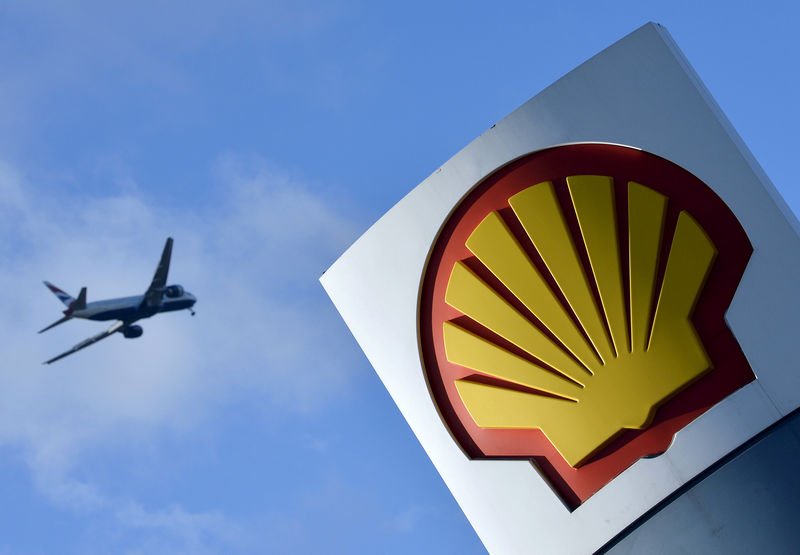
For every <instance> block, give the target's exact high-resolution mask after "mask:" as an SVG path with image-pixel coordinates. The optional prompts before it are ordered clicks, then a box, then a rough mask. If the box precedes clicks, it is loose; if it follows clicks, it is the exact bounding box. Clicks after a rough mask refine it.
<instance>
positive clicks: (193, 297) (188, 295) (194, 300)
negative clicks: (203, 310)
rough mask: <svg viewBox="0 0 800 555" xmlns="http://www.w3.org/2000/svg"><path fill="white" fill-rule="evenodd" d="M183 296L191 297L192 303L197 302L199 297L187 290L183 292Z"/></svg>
mask: <svg viewBox="0 0 800 555" xmlns="http://www.w3.org/2000/svg"><path fill="white" fill-rule="evenodd" d="M183 296H184V297H186V298H187V299H189V300H190V301H192V304H194V303H196V302H197V297H195V296H194V295H192V294H191V293H189V292H188V291H185V292H184V293H183Z"/></svg>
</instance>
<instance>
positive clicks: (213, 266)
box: [0, 0, 800, 554]
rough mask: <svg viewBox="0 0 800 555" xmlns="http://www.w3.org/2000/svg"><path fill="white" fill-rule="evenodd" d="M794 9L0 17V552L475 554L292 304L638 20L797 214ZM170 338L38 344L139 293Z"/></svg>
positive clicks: (142, 5) (446, 7) (362, 389)
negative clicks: (487, 137)
mask: <svg viewBox="0 0 800 555" xmlns="http://www.w3.org/2000/svg"><path fill="white" fill-rule="evenodd" d="M797 16H798V8H797V7H795V5H794V3H791V2H788V1H786V2H771V1H764V2H759V3H758V4H757V5H754V4H752V3H749V2H747V3H745V2H675V1H672V2H641V1H637V2H633V1H630V2H610V3H598V2H560V3H555V2H551V3H540V2H495V3H491V4H490V3H486V2H437V3H423V2H419V3H418V2H404V3H398V2H392V3H376V2H359V1H353V2H321V1H320V2H313V1H311V2H289V1H284V0H272V1H241V2H230V3H227V4H226V5H223V4H222V3H216V4H210V3H204V2H186V1H182V0H179V1H175V2H170V3H164V2H152V1H144V2H137V3H135V4H130V5H127V4H126V5H122V4H115V3H108V2H101V1H77V2H73V3H70V5H69V6H68V7H67V6H65V5H64V3H61V2H53V1H41V2H22V1H17V0H3V1H0V262H2V264H0V303H1V306H2V307H3V312H2V315H3V317H2V318H0V338H2V339H0V352H2V354H3V363H2V365H0V497H1V498H2V499H3V502H2V503H0V553H2V554H6V553H8V554H13V553H55V552H58V553H206V552H207V553H263V552H275V553H290V552H291V553H320V552H333V553H378V552H380V553H409V552H428V553H433V552H451V553H452V552H463V553H480V552H482V549H483V548H482V546H481V544H480V541H479V540H478V538H477V536H476V535H475V533H474V532H473V531H472V529H471V528H470V526H469V523H468V522H467V520H466V518H465V517H464V515H463V514H462V513H461V511H460V509H459V508H458V506H457V505H456V503H455V502H454V500H453V499H452V497H451V496H450V494H449V492H448V491H447V488H446V487H445V485H444V483H443V482H442V480H441V479H440V478H439V476H438V474H437V473H436V471H435V469H434V468H433V466H432V464H431V463H430V462H429V461H428V459H427V457H426V455H425V453H424V452H423V450H422V449H421V447H420V446H419V445H418V443H417V442H416V439H415V438H414V437H413V434H412V433H411V431H410V429H409V428H408V426H407V425H406V424H405V422H404V421H403V419H402V417H401V415H400V413H399V411H398V410H397V409H396V408H395V406H394V404H393V403H392V401H391V399H390V397H389V395H388V394H387V393H386V391H385V390H384V389H383V386H382V385H381V383H380V381H379V380H378V379H377V377H376V376H375V374H374V373H373V371H372V370H371V368H370V366H369V364H368V363H367V361H366V360H365V359H364V357H363V355H361V353H360V351H359V350H358V348H357V346H356V344H355V342H354V341H353V339H352V337H351V336H350V335H349V333H348V331H347V329H346V327H345V326H344V324H343V323H342V322H341V320H340V319H339V317H338V315H337V314H336V312H335V310H334V309H333V307H332V305H331V304H330V303H329V302H328V300H327V298H326V297H325V295H324V292H323V291H322V288H321V287H320V285H319V284H318V282H317V279H318V277H319V275H320V274H321V273H322V271H324V269H325V268H327V267H328V266H329V265H330V264H331V263H332V262H333V261H334V260H335V259H336V258H337V257H338V255H339V254H340V253H341V252H342V251H343V250H344V249H345V248H346V247H347V245H349V244H350V243H351V242H352V241H353V240H354V239H355V238H356V237H357V236H358V235H360V234H361V233H362V232H363V231H365V230H366V229H367V227H368V226H369V225H370V224H371V223H372V222H374V221H375V220H376V219H377V218H378V217H380V215H381V214H383V213H384V212H385V211H386V210H388V209H389V208H390V207H391V206H392V205H393V204H394V203H395V202H397V201H398V200H399V199H400V198H402V196H403V195H405V194H406V193H407V192H408V191H409V190H410V189H411V188H412V187H414V186H415V185H416V184H417V183H419V182H420V181H421V180H422V179H424V178H425V177H426V176H427V175H428V174H430V173H431V172H433V171H434V170H435V169H436V168H437V167H438V166H439V165H441V164H442V163H443V162H444V161H446V160H447V159H448V158H449V157H451V156H452V155H453V154H455V153H456V152H457V151H458V150H460V149H461V148H462V147H463V146H465V145H466V144H467V143H468V142H470V141H471V140H472V139H473V138H475V137H476V136H477V135H479V134H480V133H482V132H483V131H484V130H486V129H487V128H488V127H490V126H491V125H492V124H493V123H495V122H497V121H498V120H499V119H501V118H502V117H504V116H505V115H506V114H508V113H509V112H511V111H512V110H513V109H514V108H516V107H517V106H519V105H520V104H522V103H523V102H524V101H525V100H527V99H528V98H529V97H531V96H533V95H534V94H535V93H537V92H538V91H540V90H541V89H542V88H544V87H546V86H547V85H549V84H550V83H551V82H552V81H554V80H555V79H557V78H559V77H560V76H562V75H563V74H565V73H567V72H568V71H570V70H571V69H572V68H574V67H575V66H577V65H578V64H580V63H581V62H583V61H585V60H586V59H588V58H589V57H591V56H592V55H594V54H595V53H597V52H599V51H600V50H602V49H603V48H605V47H607V46H609V45H610V44H611V43H613V42H614V41H616V40H617V39H619V38H621V37H622V36H624V35H625V34H627V33H629V32H631V31H633V30H634V29H636V28H637V27H639V26H640V25H642V24H644V23H646V22H647V21H650V20H652V21H656V22H659V23H661V24H663V25H665V26H666V27H667V29H668V30H669V31H670V32H671V34H672V35H673V37H674V38H675V40H676V41H677V43H678V45H679V46H680V47H681V48H682V49H683V51H684V53H685V54H686V55H687V57H688V58H689V60H690V62H691V63H692V64H693V66H694V67H695V69H696V70H697V72H698V73H699V74H700V76H701V78H702V79H703V80H704V82H705V83H706V85H707V86H708V88H709V89H710V91H711V93H712V94H713V95H714V97H715V98H716V100H717V101H718V103H719V104H720V105H721V107H722V109H723V110H724V111H725V112H726V113H727V115H728V117H729V118H730V120H731V121H732V123H733V125H734V126H735V127H736V128H737V130H738V131H739V133H740V134H741V136H742V137H743V139H744V140H745V142H746V143H747V144H748V146H749V147H750V149H751V150H752V151H753V153H754V154H755V156H756V158H757V159H758V160H759V161H760V163H761V164H762V166H763V167H764V169H765V170H766V172H767V174H768V175H769V176H770V177H771V178H772V180H773V181H774V183H775V184H776V186H777V187H778V189H779V190H780V191H781V192H782V193H783V195H784V196H785V198H786V199H787V201H788V203H789V205H790V206H791V207H792V208H793V210H794V211H795V213H797V212H798V210H800V192H798V188H797V186H796V178H795V175H796V168H795V166H796V159H797V154H796V151H797V148H798V140H797V134H796V130H797V129H798V128H800V111H799V110H798V103H797V89H798V84H799V82H798V76H797V71H796V67H797V60H798V57H799V56H798V55H800V39H798V35H797V33H796V29H795V27H796V26H795V25H794V22H795V21H796V20H797ZM167 235H172V236H173V237H175V251H174V255H173V266H172V270H171V278H172V279H171V280H170V281H174V282H178V283H181V284H183V285H184V286H185V287H186V288H187V289H188V290H190V291H191V292H193V293H194V294H196V295H197V296H198V298H199V301H198V304H197V306H196V309H197V312H198V314H197V316H196V317H195V318H190V316H189V314H188V313H176V314H168V315H164V316H161V317H159V318H154V319H152V320H148V321H145V322H143V327H144V329H145V333H144V335H143V336H142V337H141V338H139V339H136V340H135V341H127V340H125V339H123V338H122V337H112V338H109V339H108V340H106V341H104V342H102V343H100V344H98V345H96V346H94V347H93V348H91V349H87V350H85V351H82V352H81V353H79V354H76V355H74V356H72V357H69V358H67V359H64V360H63V361H60V362H58V363H57V364H54V365H52V366H42V365H41V364H40V362H41V361H42V360H45V359H47V358H49V357H51V356H53V355H54V354H57V353H59V352H61V351H62V350H64V349H66V348H68V347H69V346H71V345H73V344H74V343H76V342H77V341H79V340H81V339H83V338H85V337H88V336H89V335H93V334H94V333H97V332H98V331H100V330H101V329H103V324H99V323H91V322H72V323H70V324H69V325H65V326H61V327H58V328H55V329H53V330H51V331H49V332H47V333H46V334H42V335H37V334H36V333H35V332H36V330H38V329H41V328H42V327H43V326H44V325H46V324H49V323H50V322H51V321H54V320H55V319H56V318H57V317H58V316H59V311H60V310H61V305H60V304H59V303H58V301H57V300H56V299H55V297H53V296H52V295H50V293H49V292H48V291H47V290H46V289H45V288H44V287H43V286H42V284H41V280H43V279H48V280H51V281H53V282H54V283H56V284H57V285H58V286H60V287H62V288H64V289H65V290H67V291H68V292H71V293H73V294H75V293H77V291H78V290H79V289H80V287H81V286H87V287H88V293H89V300H90V301H91V300H93V299H100V298H105V297H111V296H123V295H129V294H136V293H139V292H142V291H143V290H144V288H146V286H147V284H148V283H149V280H150V278H151V276H152V272H153V270H154V268H155V264H156V261H157V258H158V255H159V253H160V249H161V248H162V246H163V242H164V238H165V237H166V236H167Z"/></svg>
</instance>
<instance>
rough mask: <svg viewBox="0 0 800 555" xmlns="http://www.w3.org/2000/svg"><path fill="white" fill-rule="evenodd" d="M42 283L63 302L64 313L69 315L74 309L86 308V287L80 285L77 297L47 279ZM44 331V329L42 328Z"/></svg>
mask: <svg viewBox="0 0 800 555" xmlns="http://www.w3.org/2000/svg"><path fill="white" fill-rule="evenodd" d="M44 284H45V285H46V286H47V288H48V289H49V290H50V291H52V292H53V295H55V296H56V297H58V300H59V301H61V302H62V303H64V304H65V305H66V307H67V310H65V311H64V314H66V315H67V316H70V317H71V314H72V313H73V312H75V311H76V310H83V309H84V308H86V288H85V287H82V288H81V292H80V293H79V294H78V298H77V299H76V298H75V297H72V296H70V295H69V294H68V293H65V292H64V291H62V290H61V289H59V288H58V287H56V286H55V285H53V284H52V283H50V282H49V281H45V282H44ZM59 323H60V322H59ZM54 325H55V324H54ZM42 331H44V330H42Z"/></svg>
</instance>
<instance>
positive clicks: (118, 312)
mask: <svg viewBox="0 0 800 555" xmlns="http://www.w3.org/2000/svg"><path fill="white" fill-rule="evenodd" d="M143 299H144V295H136V296H133V297H120V298H117V299H107V300H104V301H94V302H91V303H86V308H84V309H81V310H76V311H74V312H73V313H72V317H73V318H86V319H87V320H100V321H104V320H122V321H123V322H134V321H136V320H141V319H142V318H149V317H150V316H152V315H153V314H158V313H159V312H172V311H173V310H186V309H189V308H192V307H193V306H194V303H196V302H197V299H196V298H195V296H194V295H192V294H191V293H189V292H188V291H185V292H184V293H183V294H182V295H181V296H179V297H164V298H163V299H162V300H161V303H160V304H158V305H156V306H152V307H151V306H148V305H147V304H146V303H142V300H143Z"/></svg>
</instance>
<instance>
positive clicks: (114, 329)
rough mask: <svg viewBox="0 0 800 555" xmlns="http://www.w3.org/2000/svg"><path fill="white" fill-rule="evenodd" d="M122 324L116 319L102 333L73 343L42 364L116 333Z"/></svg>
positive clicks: (123, 323)
mask: <svg viewBox="0 0 800 555" xmlns="http://www.w3.org/2000/svg"><path fill="white" fill-rule="evenodd" d="M124 325H125V322H123V321H122V320H118V321H117V322H116V323H115V324H114V325H112V326H111V327H110V328H108V329H107V330H106V331H104V332H102V333H98V334H97V335H95V336H94V337H90V338H89V339H86V340H84V341H81V342H80V343H78V344H77V345H75V346H74V347H73V348H71V349H70V350H69V351H67V352H65V353H61V354H60V355H58V356H57V357H53V358H51V359H50V360H48V361H45V362H43V363H42V364H50V363H51V362H55V361H57V360H59V359H61V358H64V357H65V356H67V355H71V354H72V353H74V352H76V351H80V350H81V349H83V348H84V347H88V346H89V345H92V344H94V343H97V342H98V341H100V340H101V339H105V338H106V337H108V336H109V335H112V334H114V333H116V332H117V331H119V329H120V328H121V327H122V326H124Z"/></svg>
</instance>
